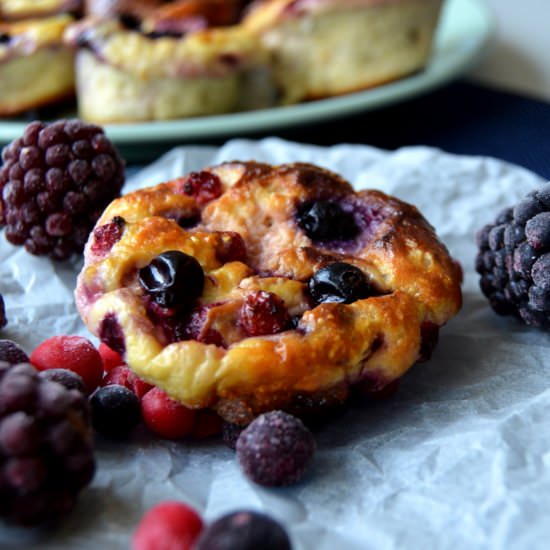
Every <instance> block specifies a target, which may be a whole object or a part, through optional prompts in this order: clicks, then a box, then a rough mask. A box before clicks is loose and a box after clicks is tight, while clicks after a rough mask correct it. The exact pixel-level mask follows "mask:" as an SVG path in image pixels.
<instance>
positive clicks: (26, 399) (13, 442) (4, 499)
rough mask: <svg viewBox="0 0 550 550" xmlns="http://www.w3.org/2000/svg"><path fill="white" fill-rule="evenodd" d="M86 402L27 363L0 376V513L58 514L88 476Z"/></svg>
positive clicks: (22, 518)
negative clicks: (42, 375)
mask: <svg viewBox="0 0 550 550" xmlns="http://www.w3.org/2000/svg"><path fill="white" fill-rule="evenodd" d="M88 418H89V415H88V402H87V399H86V397H85V396H84V395H83V394H82V393H81V392H79V391H77V390H70V389H67V388H65V387H64V386H62V385H61V384H58V383H57V382H53V381H51V380H46V379H44V378H42V377H41V376H39V374H38V372H37V371H36V369H34V367H32V365H30V364H28V363H20V364H18V365H13V366H11V367H10V368H8V369H7V370H5V371H3V375H2V376H1V379H0V502H1V505H0V516H3V517H5V518H6V519H8V520H10V521H12V522H14V523H17V524H21V525H38V524H41V523H44V522H47V521H51V520H57V519H60V518H61V517H62V516H63V515H65V514H67V513H68V512H69V511H70V510H71V509H72V508H73V506H74V505H75V503H76V498H77V495H78V493H79V492H80V490H81V489H82V488H83V487H85V486H86V485H87V484H88V483H89V482H90V481H91V479H92V477H93V475H94V471H95V460H94V455H93V447H92V433H91V429H90V425H89V420H88Z"/></svg>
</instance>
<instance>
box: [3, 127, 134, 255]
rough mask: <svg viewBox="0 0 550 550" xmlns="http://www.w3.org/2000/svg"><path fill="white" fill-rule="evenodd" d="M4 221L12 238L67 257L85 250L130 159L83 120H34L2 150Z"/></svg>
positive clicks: (42, 251)
mask: <svg viewBox="0 0 550 550" xmlns="http://www.w3.org/2000/svg"><path fill="white" fill-rule="evenodd" d="M2 161H3V165H2V168H1V169H0V226H5V229H6V230H5V234H6V238H7V239H8V241H10V242H11V243H12V244H15V245H24V247H25V249H26V250H27V251H28V252H30V253H32V254H36V255H48V256H50V257H51V258H53V259H55V260H64V259H66V258H68V257H69V256H71V255H72V254H74V253H79V252H81V251H82V249H83V247H84V244H85V242H86V240H87V239H88V235H89V233H90V231H91V230H92V228H93V226H94V224H95V222H96V221H97V219H98V218H99V216H100V214H101V213H102V211H103V210H104V208H105V207H106V206H107V205H108V204H109V203H110V202H111V201H112V200H113V199H114V198H115V197H117V196H118V195H119V193H120V190H121V188H122V185H123V183H124V163H123V161H122V159H121V157H120V156H119V154H118V152H117V151H116V149H115V147H114V146H113V144H112V143H111V142H110V141H109V139H108V138H107V137H106V136H105V134H104V132H103V130H102V129H101V128H100V127H98V126H95V125H92V124H85V123H84V122H82V121H80V120H60V121H57V122H53V123H51V124H46V123H43V122H38V121H35V122H31V123H30V124H29V125H28V126H27V127H26V128H25V131H24V133H23V136H22V137H21V138H18V139H16V140H14V141H13V142H11V143H10V144H9V145H7V146H6V147H5V148H4V149H3V151H2Z"/></svg>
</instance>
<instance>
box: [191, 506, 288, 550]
mask: <svg viewBox="0 0 550 550" xmlns="http://www.w3.org/2000/svg"><path fill="white" fill-rule="evenodd" d="M237 548H238V549H239V550H257V549H258V548H261V549H262V550H291V548H292V546H291V544H290V539H289V537H288V535H287V533H286V531H285V530H284V529H283V527H282V526H281V525H280V524H279V523H278V522H277V521H275V520H274V519H272V518H270V517H269V516H266V515H265V514H261V513H259V512H253V511H248V510H242V511H236V512H231V513H229V514H226V515H225V516H222V517H221V518H219V519H217V520H216V521H214V522H213V523H211V524H210V525H209V526H208V527H207V528H206V529H205V530H204V531H203V532H202V534H201V536H200V537H199V540H198V542H197V546H196V550H236V549H237Z"/></svg>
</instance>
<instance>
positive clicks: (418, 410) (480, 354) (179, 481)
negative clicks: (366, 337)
mask: <svg viewBox="0 0 550 550" xmlns="http://www.w3.org/2000/svg"><path fill="white" fill-rule="evenodd" d="M233 159H240V160H249V159H254V160H259V161H267V162H272V163H282V162H291V161H305V162H314V163H317V164H319V165H322V166H325V167H328V168H330V169H332V170H334V171H336V172H338V173H340V174H342V175H343V176H345V177H346V178H348V179H349V180H350V181H352V182H353V183H354V185H355V186H356V187H357V188H364V187H371V188H378V189H381V190H383V191H385V192H387V193H390V194H393V195H395V196H397V197H399V198H400V199H403V200H406V201H408V202H411V203H413V204H415V205H416V206H418V207H419V208H420V210H421V211H422V212H423V214H424V215H425V216H426V218H427V219H428V220H429V221H430V222H431V223H432V224H433V225H434V226H435V227H436V229H437V232H438V234H439V236H440V238H441V239H442V240H443V241H444V242H445V243H446V244H447V246H448V247H449V249H450V251H451V253H452V254H453V255H454V256H455V257H456V258H457V259H459V260H460V262H461V264H462V266H463V268H464V274H465V280H464V286H463V290H464V307H463V310H462V311H461V313H460V314H459V315H458V316H457V317H456V318H455V319H453V320H452V321H451V322H449V323H448V325H447V326H446V327H444V328H443V330H442V331H441V335H440V342H439V346H438V348H437V350H436V352H435V354H434V356H433V358H432V359H431V360H430V361H429V362H427V363H424V364H420V365H416V366H415V367H413V368H412V369H411V370H410V371H409V373H407V375H406V376H405V377H404V378H403V380H402V382H401V387H400V390H399V392H398V393H397V394H396V395H395V396H394V397H393V398H392V399H390V400H387V401H382V402H377V403H370V404H363V405H359V404H354V405H353V406H351V407H350V408H349V410H346V411H345V412H344V413H343V414H342V415H341V416H340V417H338V418H336V419H335V420H333V421H332V422H330V423H329V424H328V425H327V426H326V427H324V428H323V429H321V430H320V431H319V432H317V433H316V439H317V443H318V452H317V455H316V458H315V462H314V465H313V468H312V469H311V471H310V473H309V475H307V476H306V478H305V479H304V480H303V481H302V482H300V483H299V484H297V485H295V486H293V487H289V488H285V489H266V488H262V487H259V486H255V485H253V484H252V483H251V482H249V481H248V480H247V479H246V478H245V477H244V476H243V474H242V473H241V472H240V470H239V467H238V464H237V462H236V459H235V456H234V453H233V451H231V450H230V449H228V448H226V447H225V446H224V445H223V443H221V442H220V441H217V440H216V441H206V442H196V441H182V442H170V441H163V440H159V439H156V438H154V437H152V436H150V435H149V434H148V433H146V432H145V430H143V431H140V430H138V431H137V433H136V434H135V435H134V436H133V437H132V438H131V439H130V440H129V441H127V442H120V443H119V442H107V441H104V440H100V439H99V440H98V445H97V458H98V470H97V474H96V476H95V479H94V481H93V483H92V484H91V486H90V487H89V488H87V489H86V490H85V491H83V493H82V494H81V497H80V499H79V503H78V506H77V508H76V510H75V511H74V512H73V513H72V514H71V515H70V516H69V517H67V518H66V521H64V522H62V524H61V525H60V526H59V527H58V528H57V529H54V530H39V529H38V530H30V531H25V530H22V529H16V528H12V527H8V526H5V525H2V524H0V548H10V549H11V548H41V549H44V550H47V549H65V548H67V549H78V550H87V549H90V550H92V549H93V550H97V549H98V548H104V549H106V550H107V549H108V550H111V549H112V550H116V549H124V548H129V545H130V540H131V534H132V532H133V530H134V528H135V526H136V525H137V523H138V521H139V519H140V517H141V515H142V514H143V513H144V512H145V511H146V510H147V509H148V508H149V507H151V506H152V505H154V504H156V503H157V502H160V501H161V500H166V499H178V500H183V501H185V502H187V503H189V504H191V505H192V506H194V507H196V509H197V510H198V511H199V512H200V513H201V514H203V516H204V518H205V519H206V521H210V520H212V519H214V518H217V517H219V516H220V515H221V514H223V513H225V512H229V511H232V510H235V509H242V508H251V509H256V510H261V511H265V512H267V513H268V514H270V515H271V516H273V517H275V518H277V519H278V520H280V521H281V522H282V523H283V524H284V525H285V527H286V528H287V530H288V532H289V534H290V536H291V538H292V541H293V544H294V547H295V548H296V549H298V550H299V549H315V550H334V549H346V550H367V549H377V550H379V549H380V550H381V549H384V550H385V549H404V548H406V549H409V548H410V549H418V548H430V549H432V548H437V549H453V550H455V549H460V548H468V549H469V550H471V549H478V548H479V549H498V548H506V549H520V548H521V549H531V550H532V549H537V548H541V549H542V548H547V547H548V546H547V545H548V540H549V539H550V521H549V519H550V421H549V420H548V419H549V417H550V389H549V388H550V355H549V352H550V335H548V334H547V333H544V332H542V331H540V330H537V329H533V328H527V327H525V326H523V325H521V324H520V323H518V322H517V321H515V320H513V319H511V318H501V317H498V316H497V315H495V314H494V313H493V312H492V311H491V310H490V308H489V307H488V304H487V302H486V300H485V298H484V297H483V296H482V294H481V293H480V291H479V289H478V277H477V275H476V274H475V272H474V269H473V264H474V257H475V253H476V247H475V241H474V234H475V232H476V230H477V229H479V228H480V227H481V226H482V225H483V224H484V223H487V222H490V221H493V220H494V218H495V216H496V214H497V212H498V211H499V210H500V209H501V208H502V207H504V206H508V205H512V204H514V203H515V202H516V201H517V200H518V199H519V198H521V197H522V196H523V195H524V194H525V193H527V192H528V191H529V190H531V189H533V188H535V187H536V186H538V185H540V184H542V183H543V181H542V180H541V179H540V178H539V177H537V176H535V175H534V174H531V173H529V172H527V171H526V170H524V169H521V168H519V167H516V166H512V165H510V164H507V163H505V162H502V161H498V160H495V159H490V158H481V157H458V156H453V155H449V154H446V153H443V152H441V151H439V150H436V149H431V148H424V147H410V148H403V149H400V150H398V151H396V152H391V153H388V152H385V151H380V150H377V149H373V148H370V147H366V146H358V145H339V146H335V147H331V148H322V147H316V146H307V145H299V144H295V143H288V142H284V141H281V140H279V139H275V138H271V139H266V140H263V141H259V142H254V141H244V140H234V141H230V142H228V143H227V144H226V145H225V146H223V147H221V148H220V149H213V148H207V147H202V148H201V147H182V148H178V149H174V150H172V151H171V152H169V153H167V154H166V155H165V156H164V157H163V158H161V159H159V160H158V161H157V162H156V163H154V164H153V165H151V166H149V167H147V168H146V169H144V170H142V171H141V172H139V173H137V174H136V175H134V176H133V177H132V178H131V179H130V181H129V182H128V183H127V185H126V187H125V188H124V191H129V190H130V189H134V188H136V187H140V186H144V185H153V184H156V183H159V182H161V181H163V180H167V179H170V178H172V177H175V176H180V175H182V174H183V173H185V172H188V171H190V170H197V169H200V168H202V167H203V166H205V165H207V164H209V163H217V162H220V161H224V160H233ZM79 268H80V260H75V261H73V262H70V263H68V264H67V263H66V264H55V263H51V262H50V261H49V260H48V259H47V258H37V257H33V256H30V255H28V254H27V253H26V252H25V251H24V250H22V249H21V248H15V247H12V246H11V245H9V244H8V243H7V242H6V241H5V239H4V238H3V236H0V292H2V294H3V295H4V298H5V301H6V308H7V315H8V318H9V325H8V326H7V327H6V329H4V331H3V332H2V334H1V337H3V338H11V339H13V340H16V341H18V342H19V343H20V344H21V345H22V346H23V347H24V348H25V349H26V350H27V351H28V352H30V351H32V349H33V348H34V346H36V345H37V344H38V343H40V342H41V341H42V340H44V339H45V338H47V337H49V336H52V335H55V334H60V333H78V334H83V335H86V336H89V334H88V333H87V330H86V329H85V328H84V326H83V325H82V323H81V321H80V319H79V317H78V315H77V314H76V312H75V308H74V303H73V295H72V293H73V289H74V284H75V278H76V274H77V273H78V270H79Z"/></svg>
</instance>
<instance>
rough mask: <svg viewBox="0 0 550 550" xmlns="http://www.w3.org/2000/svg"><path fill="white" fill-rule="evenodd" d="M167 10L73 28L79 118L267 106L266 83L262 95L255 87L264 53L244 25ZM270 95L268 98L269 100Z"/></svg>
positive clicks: (121, 118)
mask: <svg viewBox="0 0 550 550" xmlns="http://www.w3.org/2000/svg"><path fill="white" fill-rule="evenodd" d="M216 3H217V2H216V1H215V0H210V1H205V2H202V3H201V4H202V5H203V7H205V6H208V5H210V4H216ZM186 4H188V3H186ZM229 4H231V2H229ZM182 5H183V4H182V3H179V2H178V3H175V4H174V6H170V10H175V9H176V8H178V9H180V10H183V7H182ZM167 13H172V14H175V13H176V12H175V11H172V12H165V11H163V12H150V13H149V14H148V15H147V17H143V18H134V17H119V18H118V19H108V20H104V19H95V18H88V19H85V20H83V21H81V22H79V23H78V24H76V25H75V26H74V27H73V28H71V29H69V32H68V33H67V35H66V38H67V41H68V42H69V43H70V44H72V45H73V46H76V47H78V51H77V61H76V79H77V96H78V107H79V115H80V117H81V118H83V119H86V120H90V121H94V122H99V123H110V122H132V121H143V120H163V119H170V118H180V117H192V116H199V115H212V114H217V113H226V112H229V111H236V110H245V109H249V108H254V107H258V106H261V105H262V103H261V102H263V101H264V100H263V99H262V98H263V97H264V95H265V94H264V88H262V89H261V92H260V93H256V89H255V88H254V87H253V86H255V83H256V79H255V78H254V76H255V74H256V71H259V72H263V70H264V68H265V66H266V54H265V52H264V51H263V50H262V49H261V48H260V47H259V44H258V42H257V40H256V38H255V37H254V36H252V35H250V34H249V33H247V32H246V31H245V30H244V29H243V28H242V27H241V26H238V25H228V26H216V27H209V25H210V21H209V20H208V18H207V16H208V12H207V11H205V12H201V14H198V15H197V14H194V13H192V10H191V11H189V10H188V9H187V10H183V12H181V13H180V15H181V16H178V17H175V16H174V17H171V18H168V17H164V15H166V14H167ZM215 13H217V12H215ZM228 14H229V15H231V12H228ZM218 15H219V14H218ZM217 21H218V22H219V19H218V20H217ZM197 23H198V24H197ZM259 101H260V104H258V102H259ZM270 101H271V98H270V97H267V96H266V99H265V102H270Z"/></svg>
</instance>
